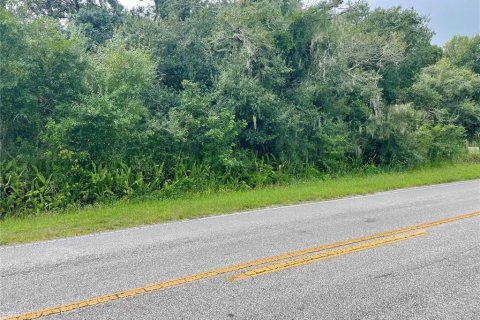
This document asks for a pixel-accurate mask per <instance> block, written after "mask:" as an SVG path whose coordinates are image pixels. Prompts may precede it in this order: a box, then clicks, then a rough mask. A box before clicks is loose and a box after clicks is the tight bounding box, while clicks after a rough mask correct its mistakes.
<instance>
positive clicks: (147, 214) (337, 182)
mask: <svg viewBox="0 0 480 320" xmlns="http://www.w3.org/2000/svg"><path fill="white" fill-rule="evenodd" d="M475 178H480V164H479V163H470V164H466V163H464V164H454V165H445V166H441V167H433V168H421V169H415V170H410V171H405V172H391V173H381V174H378V173H377V174H362V175H354V176H345V177H339V178H332V179H328V180H320V181H318V180H317V181H312V180H310V181H303V182H296V183H293V184H290V185H286V186H276V187H267V188H260V189H255V190H248V191H224V192H217V193H206V194H201V195H190V196H188V197H184V198H180V199H158V200H142V201H136V202H128V201H120V202H117V203H114V204H112V205H102V206H97V207H92V208H85V209H80V210H73V211H66V212H63V213H50V214H44V215H39V216H30V217H24V218H7V219H5V220H3V221H2V222H0V244H2V245H5V244H14V243H25V242H32V241H38V240H47V239H54V238H59V237H69V236H75V235H82V234H88V233H92V232H99V231H105V230H114V229H121V228H127V227H133V226H138V225H144V224H153V223H161V222H166V221H172V220H179V219H189V218H196V217H202V216H208V215H215V214H222V213H229V212H234V211H241V210H247V209H252V208H260V207H267V206H274V205H286V204H292V203H297V202H300V201H312V200H323V199H332V198H339V197H344V196H350V195H359V194H367V193H372V192H376V191H384V190H391V189H397V188H404V187H411V186H421V185H428V184H435V183H442V182H450V181H458V180H467V179H475Z"/></svg>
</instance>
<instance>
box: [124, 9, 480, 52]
mask: <svg viewBox="0 0 480 320" xmlns="http://www.w3.org/2000/svg"><path fill="white" fill-rule="evenodd" d="M310 1H315V0H310ZM119 2H120V3H122V4H123V5H124V6H125V7H127V8H132V7H134V6H136V5H139V4H153V0H143V1H141V0H119ZM367 2H368V3H369V4H370V7H372V8H375V7H379V6H380V7H386V8H388V7H394V6H401V7H402V8H411V7H413V8H415V10H416V11H417V12H419V13H421V14H422V15H426V16H428V17H430V24H429V25H430V28H431V29H432V30H433V31H435V33H436V34H435V36H434V37H433V39H432V42H433V43H434V44H438V45H440V46H441V45H443V44H444V43H445V42H447V41H448V40H449V39H450V38H451V37H452V36H454V35H468V36H472V35H474V34H479V33H480V0H367Z"/></svg>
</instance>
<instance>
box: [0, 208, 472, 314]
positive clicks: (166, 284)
mask: <svg viewBox="0 0 480 320" xmlns="http://www.w3.org/2000/svg"><path fill="white" fill-rule="evenodd" d="M476 216H480V211H475V212H471V213H467V214H462V215H457V216H453V217H450V218H446V219H441V220H436V221H432V222H428V223H423V224H419V225H416V226H410V227H406V228H401V229H396V230H392V231H387V232H381V233H376V234H372V235H368V236H364V237H359V238H354V239H350V240H346V241H340V242H335V243H331V244H327V245H322V246H317V247H312V248H307V249H303V250H297V251H292V252H288V253H284V254H280V255H276V256H272V257H267V258H261V259H256V260H252V261H248V262H245V263H241V264H236V265H231V266H227V267H224V268H218V269H213V270H210V271H206V272H202V273H197V274H193V275H189V276H185V277H181V278H176V279H172V280H167V281H162V282H159V283H155V284H150V285H146V286H143V287H139V288H134V289H130V290H125V291H120V292H116V293H112V294H107V295H103V296H99V297H94V298H90V299H86V300H81V301H78V302H73V303H69V304H65V305H61V306H56V307H52V308H46V309H42V310H36V311H32V312H27V313H22V314H18V315H14V316H7V317H4V318H2V320H20V319H37V318H40V317H44V316H48V315H53V314H59V313H63V312H68V311H72V310H76V309H80V308H84V307H90V306H94V305H98V304H103V303H108V302H111V301H115V300H118V299H123V298H127V297H132V296H136V295H139V294H144V293H147V292H153V291H157V290H161V289H167V288H171V287H175V286H179V285H183V284H187V283H191V282H194V281H199V280H203V279H207V278H211V277H216V276H219V275H222V274H226V273H231V272H234V271H239V270H242V269H246V268H251V267H255V266H260V265H263V264H268V263H272V262H277V261H280V260H286V259H291V258H296V257H299V256H304V255H307V254H311V253H317V252H319V251H323V250H328V249H333V248H338V247H344V246H348V245H353V244H357V243H361V242H365V241H369V240H375V239H381V238H385V237H389V236H395V235H399V234H402V233H406V232H411V231H416V230H421V229H427V228H430V227H435V226H438V225H442V224H446V223H452V222H455V221H459V220H463V219H468V218H473V217H476ZM394 241H399V240H394ZM390 242H393V241H390ZM379 245H380V244H379ZM345 250H346V249H345ZM359 250H360V249H359ZM357 251H358V250H357ZM352 252H353V251H352ZM317 260H318V259H317Z"/></svg>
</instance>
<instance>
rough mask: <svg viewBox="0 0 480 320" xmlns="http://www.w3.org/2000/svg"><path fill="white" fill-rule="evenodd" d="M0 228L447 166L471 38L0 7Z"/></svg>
mask: <svg viewBox="0 0 480 320" xmlns="http://www.w3.org/2000/svg"><path fill="white" fill-rule="evenodd" d="M0 7H1V8H0V52H1V55H0V59H1V60H0V72H1V83H0V98H1V109H0V121H1V122H0V166H1V167H0V201H1V203H0V215H1V216H12V215H19V214H28V213H40V212H42V211H45V210H52V209H59V208H64V207H67V206H78V205H84V204H92V203H96V202H98V201H105V200H111V199H117V198H120V197H132V196H136V195H141V194H147V193H148V194H154V195H155V196H158V197H170V196H175V195H178V194H183V193H185V192H197V191H204V190H218V189H222V188H226V189H228V188H235V189H238V188H241V189H248V188H252V187H256V186H261V185H265V184H271V183H276V182H281V181H285V180H289V179H292V178H296V177H306V176H312V175H318V176H321V175H324V174H332V173H338V172H347V171H351V170H360V171H361V170H365V169H368V170H372V168H373V170H376V169H375V168H384V167H390V168H391V167H400V168H402V167H411V166H415V165H419V164H423V163H430V162H438V161H444V160H453V159H455V157H457V156H458V155H459V154H461V153H462V152H464V149H465V144H466V143H471V144H475V143H477V144H478V141H479V140H480V36H478V35H477V36H474V37H470V38H469V37H461V36H458V37H454V38H453V39H452V40H451V41H449V42H448V43H447V44H446V45H445V46H444V48H439V47H437V46H434V45H432V44H431V43H430V40H431V37H432V35H433V33H432V31H431V30H429V28H428V27H427V20H426V18H425V17H422V16H419V15H418V14H417V13H416V12H415V11H413V10H411V9H406V10H403V9H401V8H393V9H375V10H371V9H369V8H368V6H367V4H366V3H364V2H355V3H349V4H342V1H330V2H319V3H318V4H316V5H312V6H308V7H305V6H302V4H301V3H300V1H298V0H236V1H235V0H230V1H227V0H224V1H212V2H210V1H205V0H168V1H164V0H156V1H155V6H153V7H141V8H137V9H135V10H133V11H130V12H128V11H126V10H125V9H124V8H122V6H120V5H119V4H118V3H117V1H116V0H66V1H48V0H0Z"/></svg>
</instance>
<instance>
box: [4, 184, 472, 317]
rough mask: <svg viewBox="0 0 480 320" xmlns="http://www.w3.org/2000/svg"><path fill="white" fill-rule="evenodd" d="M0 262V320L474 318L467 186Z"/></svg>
mask: <svg viewBox="0 0 480 320" xmlns="http://www.w3.org/2000/svg"><path fill="white" fill-rule="evenodd" d="M0 259H1V260H0V261H1V264H0V271H1V287H0V289H1V308H0V316H1V317H3V318H2V319H4V318H5V319H7V318H12V317H13V318H14V319H15V317H17V318H19V317H18V316H21V317H24V318H35V317H41V319H52V320H54V319H82V320H83V319H195V320H196V319H209V320H210V319H469V320H471V319H480V180H474V181H464V182H456V183H449V184H441V185H433V186H428V187H418V188H409V189H402V190H395V191H390V192H382V193H376V194H372V195H367V196H358V197H351V198H345V199H338V200H331V201H323V202H315V203H305V204H299V205H292V206H285V207H279V208H270V209H262V210H256V211H250V212H243V213H237V214H231V215H224V216H216V217H208V218H203V219H196V220H189V221H182V222H173V223H166V224H161V225H153V226H145V227H139V228H133V229H127V230H121V231H114V232H106V233H99V234H94V235H89V236H81V237H74V238H67V239H59V240H53V241H46V242H39V243H33V244H26V245H18V246H6V247H1V248H0ZM48 314H50V315H48Z"/></svg>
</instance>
